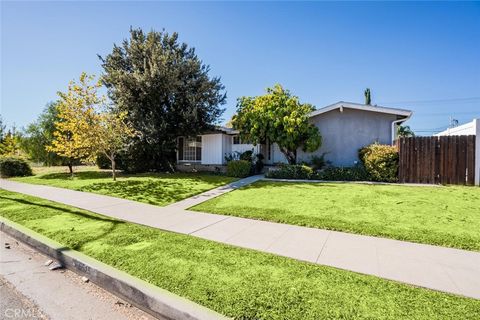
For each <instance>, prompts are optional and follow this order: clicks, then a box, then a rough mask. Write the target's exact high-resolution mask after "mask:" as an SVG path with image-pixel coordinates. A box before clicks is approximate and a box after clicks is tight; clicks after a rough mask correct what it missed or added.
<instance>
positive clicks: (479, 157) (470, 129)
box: [436, 119, 480, 186]
mask: <svg viewBox="0 0 480 320" xmlns="http://www.w3.org/2000/svg"><path fill="white" fill-rule="evenodd" d="M469 135H475V185H477V186H480V119H473V120H472V121H471V122H469V123H465V124H462V125H461V126H457V127H455V128H448V129H447V130H445V131H442V132H439V133H437V134H436V136H469Z"/></svg>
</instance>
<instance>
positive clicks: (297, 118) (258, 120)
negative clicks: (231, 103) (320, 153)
mask: <svg viewBox="0 0 480 320" xmlns="http://www.w3.org/2000/svg"><path fill="white" fill-rule="evenodd" d="M314 110H315V108H314V107H313V106H312V105H311V104H307V103H300V102H299V99H298V97H296V96H293V95H292V94H291V93H290V92H289V91H288V90H285V89H284V88H283V87H282V86H281V85H279V84H277V85H275V86H274V87H273V88H267V93H266V94H265V95H263V96H258V97H241V98H239V99H238V104H237V114H236V115H235V116H234V118H233V120H232V124H233V126H234V128H235V129H238V130H239V131H240V135H241V136H242V139H245V140H248V141H251V142H252V143H254V144H260V143H266V142H267V141H268V142H269V143H277V144H278V146H279V147H280V150H281V151H282V153H283V154H284V155H285V157H286V158H287V160H288V162H289V163H291V164H293V163H295V162H296V158H297V149H298V148H302V149H303V151H306V152H313V151H315V150H317V149H318V148H319V147H320V146H321V143H322V139H321V135H320V132H319V130H318V128H317V127H316V126H314V125H312V124H310V123H309V114H310V113H311V112H312V111H314Z"/></svg>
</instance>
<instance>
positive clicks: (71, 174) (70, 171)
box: [67, 160, 73, 177]
mask: <svg viewBox="0 0 480 320" xmlns="http://www.w3.org/2000/svg"><path fill="white" fill-rule="evenodd" d="M67 166H68V172H69V173H70V176H71V177H73V164H72V161H71V160H70V161H69V162H68V164H67Z"/></svg>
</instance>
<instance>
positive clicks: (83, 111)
mask: <svg viewBox="0 0 480 320" xmlns="http://www.w3.org/2000/svg"><path fill="white" fill-rule="evenodd" d="M94 79H95V77H94V76H93V75H88V74H86V73H85V72H83V73H82V74H81V75H80V79H79V81H78V82H76V81H71V82H70V83H69V85H68V91H67V92H66V93H63V92H59V93H58V95H59V96H60V100H59V103H58V105H57V110H58V121H56V122H55V128H56V130H55V132H54V133H53V135H54V140H53V141H52V143H51V145H49V146H47V148H46V149H47V151H51V152H55V153H56V154H58V155H60V156H63V157H66V158H68V159H71V160H83V161H93V160H94V159H95V156H96V153H95V146H94V143H95V135H94V133H95V130H94V127H95V123H96V121H97V119H96V111H95V110H96V108H97V107H98V105H100V104H103V103H104V101H105V98H104V97H103V96H100V95H99V94H98V92H97V91H98V89H99V88H100V87H101V84H100V83H99V82H94ZM92 82H93V83H92Z"/></svg>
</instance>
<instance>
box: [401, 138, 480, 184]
mask: <svg viewBox="0 0 480 320" xmlns="http://www.w3.org/2000/svg"><path fill="white" fill-rule="evenodd" d="M397 147H398V151H399V170H398V171H399V172H398V179H399V181H400V182H407V183H435V184H463V185H473V184H474V180H475V136H474V135H470V136H440V137H412V138H400V139H399V140H397Z"/></svg>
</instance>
